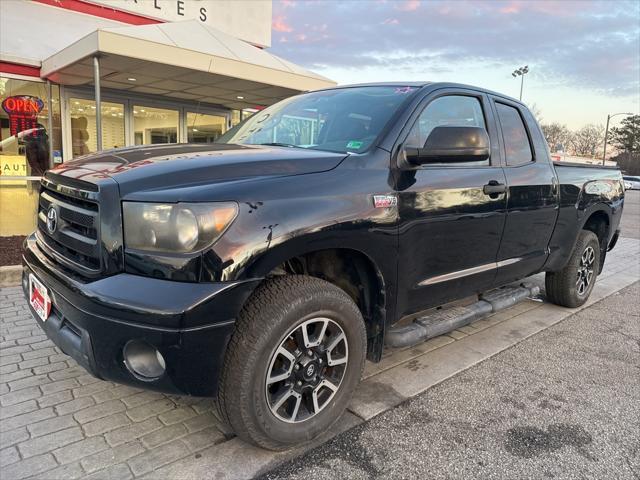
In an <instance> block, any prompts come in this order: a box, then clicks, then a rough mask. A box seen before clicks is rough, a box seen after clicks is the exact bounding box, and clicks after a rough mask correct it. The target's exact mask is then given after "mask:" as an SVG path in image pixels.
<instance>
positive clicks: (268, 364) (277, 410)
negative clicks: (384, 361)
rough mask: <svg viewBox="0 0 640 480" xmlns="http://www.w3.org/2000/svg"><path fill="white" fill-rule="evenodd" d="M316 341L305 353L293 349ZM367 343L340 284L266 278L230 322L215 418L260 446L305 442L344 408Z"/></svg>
mask: <svg viewBox="0 0 640 480" xmlns="http://www.w3.org/2000/svg"><path fill="white" fill-rule="evenodd" d="M324 325H326V326H324ZM303 329H305V330H306V333H307V337H304V336H303V335H304V334H303V333H302V331H303ZM296 339H297V341H296ZM311 339H313V342H311ZM318 339H320V340H318ZM343 339H344V340H343ZM307 341H308V342H307ZM318 341H320V342H322V343H321V344H320V345H317V346H315V345H313V346H312V348H308V349H307V350H306V351H302V349H301V348H298V347H299V346H301V345H302V344H307V345H312V343H313V344H315V343H316V342H318ZM332 342H333V343H335V345H333V346H332V345H331V343H332ZM294 347H295V348H294ZM305 348H306V346H305ZM366 348H367V341H366V331H365V325H364V321H363V318H362V315H361V313H360V311H359V310H358V307H357V306H356V304H355V303H354V302H353V300H352V299H351V297H349V295H347V294H346V293H345V292H344V291H343V290H342V289H340V288H338V287H336V286H335V285H333V284H331V283H328V282H325V281H324V280H320V279H318V278H313V277H307V276H302V275H290V276H282V277H275V278H272V279H268V280H266V281H265V282H263V283H262V284H261V285H260V286H259V287H258V288H257V289H256V291H255V292H254V293H253V295H252V296H251V297H250V298H249V300H248V301H247V303H246V304H245V306H244V307H243V309H242V311H241V312H240V315H239V317H238V319H237V322H236V329H235V331H234V333H233V335H232V337H231V340H230V342H229V346H228V349H227V352H226V355H225V361H224V365H223V371H222V374H221V379H220V385H219V391H218V399H217V405H218V411H219V413H220V416H221V418H222V420H223V421H225V422H226V423H227V424H228V425H229V426H230V427H231V429H232V430H233V431H234V432H235V433H236V435H238V437H240V438H242V439H243V440H245V441H248V442H251V443H253V444H255V445H258V446H260V447H263V448H267V449H271V450H281V449H284V448H288V447H292V446H299V445H301V444H304V443H306V442H309V441H311V440H313V439H314V438H315V437H317V436H318V435H320V434H321V433H322V432H324V431H326V430H327V429H328V428H329V427H330V426H331V425H332V424H333V423H334V422H335V421H336V420H337V419H338V418H339V417H340V415H341V414H342V412H343V411H344V410H345V408H346V407H347V404H348V402H349V400H350V399H351V396H352V394H353V391H354V389H355V387H356V386H357V385H358V382H359V381H360V378H361V376H362V371H363V369H364V362H365V357H366ZM283 349H284V351H283ZM323 351H324V353H322V352H323ZM327 351H328V352H329V353H327ZM309 354H312V355H311V356H309ZM323 355H324V357H323ZM290 356H293V357H294V358H295V361H291V360H290ZM314 359H315V360H314ZM341 362H342V363H341ZM312 364H313V367H311V365H312ZM330 364H331V365H332V366H330ZM294 367H295V368H294ZM287 372H289V375H290V376H289V377H288V378H286V379H284V380H277V379H279V378H280V377H282V376H284V375H287ZM309 372H311V373H309ZM314 372H315V376H314V375H313V374H314ZM307 373H309V375H310V376H308V377H307ZM325 381H327V382H329V383H330V385H329V384H326V383H324V382H325ZM320 383H322V385H320ZM299 384H301V385H302V386H300V385H299ZM336 385H337V389H336V390H334V387H335V386H336ZM314 392H315V394H314ZM287 395H288V396H287ZM298 396H300V397H301V398H300V400H298ZM284 397H287V398H286V401H284V403H283V404H282V406H279V407H278V403H279V402H278V400H281V399H283V398H284ZM321 402H322V403H321Z"/></svg>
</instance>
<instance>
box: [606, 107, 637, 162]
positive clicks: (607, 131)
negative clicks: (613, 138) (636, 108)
mask: <svg viewBox="0 0 640 480" xmlns="http://www.w3.org/2000/svg"><path fill="white" fill-rule="evenodd" d="M616 115H633V113H626V112H620V113H613V114H610V115H607V128H606V129H605V130H604V150H603V152H602V165H603V166H604V159H605V158H606V157H607V138H608V137H609V120H611V119H612V118H613V117H615V116H616Z"/></svg>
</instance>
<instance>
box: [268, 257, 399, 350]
mask: <svg viewBox="0 0 640 480" xmlns="http://www.w3.org/2000/svg"><path fill="white" fill-rule="evenodd" d="M278 275H308V276H312V277H316V278H320V279H322V280H325V281H327V282H329V283H332V284H333V285H336V286H337V287H339V288H341V289H342V290H344V291H345V292H346V293H347V294H348V295H349V296H350V297H351V298H352V299H353V301H354V302H355V304H356V305H357V306H358V309H359V310H360V312H361V314H362V317H363V319H364V322H365V326H366V329H367V358H368V359H369V360H372V361H374V362H377V361H379V360H380V358H381V356H382V348H383V345H384V328H385V321H386V314H387V311H386V308H387V293H386V285H385V279H384V276H383V274H382V271H381V270H380V268H379V267H378V265H377V264H376V263H375V262H374V260H373V259H372V258H371V257H370V256H369V255H367V254H366V253H364V252H362V251H361V250H357V249H354V248H349V247H331V248H320V249H317V250H308V251H301V252H297V253H296V254H292V255H290V256H289V257H288V258H285V259H284V260H281V261H280V262H279V263H277V264H275V265H274V266H272V268H271V270H270V271H269V272H268V273H267V274H266V275H265V279H264V280H263V281H268V279H269V278H272V277H274V276H278Z"/></svg>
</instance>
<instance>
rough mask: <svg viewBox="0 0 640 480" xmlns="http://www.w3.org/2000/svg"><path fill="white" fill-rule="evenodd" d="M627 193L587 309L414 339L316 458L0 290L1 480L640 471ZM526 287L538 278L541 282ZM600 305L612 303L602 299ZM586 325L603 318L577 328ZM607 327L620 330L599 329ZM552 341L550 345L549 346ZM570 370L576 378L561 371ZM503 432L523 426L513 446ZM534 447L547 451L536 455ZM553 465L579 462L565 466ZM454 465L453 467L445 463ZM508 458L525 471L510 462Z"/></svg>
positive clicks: (541, 310)
mask: <svg viewBox="0 0 640 480" xmlns="http://www.w3.org/2000/svg"><path fill="white" fill-rule="evenodd" d="M629 193H630V194H631V193H634V195H628V197H627V205H626V207H625V213H624V216H623V223H622V228H623V236H624V237H625V238H622V239H621V240H620V242H619V245H618V246H617V247H616V249H614V250H613V251H612V252H611V254H610V255H609V256H608V258H607V264H606V267H605V271H604V272H603V273H602V275H601V277H600V278H599V280H598V283H597V284H596V288H595V289H594V293H593V295H592V300H591V301H590V302H591V303H590V306H587V308H585V309H582V310H581V311H577V310H570V309H563V308H560V307H556V306H553V305H549V304H546V303H544V302H542V300H541V299H540V298H537V299H531V300H527V301H526V302H523V303H521V304H519V305H516V306H515V307H512V308H511V309H508V310H505V311H503V312H500V313H498V314H495V315H493V316H492V317H490V318H488V319H486V320H481V321H479V322H475V323H474V324H472V325H469V326H467V327H463V328H461V329H460V330H456V331H454V332H451V333H450V334H449V335H446V336H442V337H437V338H435V339H432V340H430V341H429V342H426V343H425V344H421V345H419V346H416V347H414V348H411V349H405V350H400V351H387V352H386V353H385V358H384V359H383V361H382V362H381V363H379V364H371V363H368V364H367V367H366V370H365V379H364V380H363V382H362V384H361V385H360V387H359V389H358V391H357V392H356V395H355V397H354V400H353V402H352V404H351V405H350V407H349V410H348V411H347V412H346V413H345V415H344V417H343V418H342V419H341V420H340V421H339V422H338V424H337V425H336V428H334V429H333V430H331V431H329V432H327V434H326V435H325V436H324V437H323V438H321V439H320V440H319V441H318V442H316V447H319V448H320V450H312V451H311V452H310V453H308V454H307V456H304V457H300V455H304V454H305V452H306V451H308V448H309V447H304V448H299V449H296V450H291V451H287V452H281V453H273V452H267V451H265V450H261V449H257V448H255V447H252V446H250V445H247V444H245V443H243V442H241V441H240V440H238V439H237V438H234V437H233V435H231V434H230V432H228V431H226V430H225V428H224V427H223V426H222V425H221V424H220V422H219V421H218V420H217V418H216V417H215V414H214V406H213V402H212V400H211V399H201V398H189V397H177V396H169V395H163V394H159V393H154V392H147V391H141V390H139V389H134V388H131V387H126V386H121V385H116V384H113V383H111V382H104V381H101V380H98V379H96V378H94V377H92V376H90V375H89V374H87V373H86V372H85V371H84V370H83V369H82V368H80V367H79V366H78V365H76V364H75V362H74V361H73V360H71V359H70V358H69V357H67V356H66V355H64V354H63V353H62V352H61V351H60V350H59V349H58V348H57V347H55V346H54V345H53V344H52V343H51V342H50V341H49V340H48V339H47V338H46V337H45V336H44V335H43V334H42V331H41V329H40V327H39V326H38V324H37V323H36V320H35V319H34V318H32V317H31V314H30V313H29V311H28V310H27V306H26V303H25V301H24V299H23V297H22V293H21V291H20V289H19V288H18V287H13V288H5V289H2V290H1V292H0V471H1V473H0V477H1V478H2V479H3V480H4V479H16V480H19V479H22V478H31V477H34V478H42V479H46V480H53V479H56V478H65V479H73V478H97V479H109V478H114V479H128V478H161V479H172V478H189V479H191V478H193V479H201V478H216V479H236V478H251V477H253V476H255V475H259V474H264V473H265V472H271V471H272V473H269V474H268V475H269V476H270V477H274V478H280V477H283V478H288V477H292V478H298V476H299V478H302V475H303V474H304V472H306V474H307V476H309V475H311V474H312V473H313V475H316V474H317V475H318V476H319V478H323V477H322V476H323V475H324V476H327V475H328V474H329V473H331V472H333V478H349V477H352V478H372V477H376V476H379V477H385V476H387V477H392V476H394V475H393V473H394V472H393V471H391V470H388V469H386V467H385V464H386V462H389V464H390V465H395V468H396V470H395V471H396V472H403V473H402V475H400V474H399V475H398V476H401V477H404V478H411V477H414V476H415V475H418V473H420V472H422V473H424V472H431V470H430V468H432V469H433V472H435V473H434V475H433V476H434V477H435V476H437V475H436V473H437V474H438V475H441V476H446V477H456V476H458V477H464V476H466V477H469V476H483V477H485V476H486V477H490V476H491V475H493V476H494V477H503V478H504V477H510V478H515V477H518V476H529V477H542V476H544V474H545V472H549V474H550V475H557V476H561V477H563V478H570V477H577V478H583V477H585V476H597V477H602V476H605V477H606V476H609V477H611V475H604V474H602V475H601V474H600V473H602V472H605V473H606V472H609V470H608V469H609V468H614V466H616V465H618V466H619V469H618V470H610V472H613V477H624V475H632V474H633V472H634V471H635V474H636V475H637V474H638V468H637V465H638V463H637V456H638V452H639V451H640V444H639V443H637V442H638V440H637V439H638V438H640V434H639V432H638V431H637V426H638V425H640V417H639V416H638V413H637V412H638V411H640V409H638V406H639V405H638V392H637V390H634V388H633V387H634V385H635V386H636V387H637V385H638V384H639V383H640V382H638V381H637V378H638V376H639V375H640V373H639V372H638V365H639V364H640V360H639V359H638V356H637V349H638V348H640V345H639V344H637V342H636V346H635V347H634V344H633V343H632V342H631V343H628V338H634V336H635V339H636V340H637V338H638V330H637V325H638V322H639V321H640V320H638V307H637V305H638V286H637V285H635V286H634V287H633V288H634V289H635V290H634V289H630V290H628V291H625V292H624V294H622V295H617V296H615V297H613V296H612V295H615V294H616V292H619V291H621V290H622V289H624V288H625V287H628V286H629V285H631V284H634V283H635V282H637V281H638V279H640V232H639V230H640V228H639V227H640V225H639V218H640V192H629ZM530 280H532V281H535V282H541V276H537V277H532V278H531V279H530ZM607 298H609V300H604V299H607ZM614 299H617V300H615V301H614ZM634 299H635V304H634V303H633V300H634ZM603 300H604V301H606V302H609V301H614V304H613V305H612V306H609V305H610V304H609V303H606V304H605V303H603V304H599V303H596V302H598V301H603ZM603 305H605V306H604V307H603ZM634 305H635V310H634ZM576 318H580V319H581V320H575V319H576ZM598 319H600V320H599V321H598ZM576 322H577V324H580V325H582V324H584V325H593V327H592V328H591V327H589V328H586V327H585V328H577V327H576V328H569V327H567V325H574V323H576ZM634 322H635V323H634ZM554 325H555V326H554ZM607 325H609V326H610V327H611V328H610V331H609V330H607V331H602V330H601V329H602V328H604V327H605V326H607ZM634 325H635V327H634ZM607 328H608V327H607ZM634 328H635V330H634ZM566 329H568V330H566ZM565 330H566V331H565ZM617 330H619V333H616V331H617ZM539 332H543V333H539ZM549 332H555V333H549ZM566 332H569V333H566ZM536 334H538V335H537V336H535V337H534V335H536ZM549 335H551V337H550V339H551V340H552V341H550V342H541V341H539V339H540V338H547V337H548V336H549ZM556 337H557V338H556ZM627 337H628V338H627ZM527 339H528V340H527ZM556 340H557V341H556ZM598 340H599V341H600V343H598ZM532 342H534V343H533V344H532ZM563 342H564V343H563ZM589 342H591V343H589ZM593 342H595V344H594V343H593ZM627 343H628V344H627ZM518 344H519V345H518ZM514 345H516V346H515V347H514ZM527 345H537V347H526V346H527ZM567 345H570V347H569V348H567ZM512 347H513V348H512ZM623 347H624V348H627V349H628V350H623ZM634 348H635V350H634ZM532 349H533V350H532ZM501 352H502V353H501ZM581 352H583V353H584V356H583V357H576V358H575V361H573V360H571V359H573V357H574V356H575V355H577V354H579V353H581ZM634 352H635V353H634ZM536 355H537V356H536ZM625 355H626V357H625ZM634 355H635V356H634ZM547 357H548V358H547ZM500 358H503V359H504V358H507V359H508V362H507V361H504V360H499V359H500ZM580 358H581V359H580ZM625 358H626V360H625ZM570 360H571V362H570ZM538 361H539V362H542V361H544V362H543V363H541V364H540V365H538V364H536V363H535V362H538ZM627 361H631V362H632V363H633V362H635V363H633V364H632V367H633V366H634V365H635V367H634V368H635V369H634V368H631V367H629V364H628V362H627ZM481 362H483V363H481ZM625 362H627V363H625ZM533 365H535V368H534V367H533ZM565 365H567V368H566V369H565ZM570 365H574V367H575V369H574V370H571V368H569V367H570ZM586 365H592V366H593V369H592V370H588V369H586ZM603 369H604V370H603ZM565 370H567V372H573V373H574V375H570V377H571V378H564V377H562V374H564V373H565ZM605 371H606V372H608V373H607V374H606V375H605V373H604V372H605ZM536 372H541V373H536ZM634 375H635V376H634ZM625 379H627V380H628V379H632V380H633V379H635V380H636V382H635V384H634V383H633V382H629V381H626V380H625ZM570 380H573V381H574V383H571V382H570ZM605 380H606V381H609V382H610V383H609V384H606V383H603V382H605ZM616 382H620V383H619V385H618V383H616ZM625 382H626V383H625ZM530 383H531V385H532V386H531V388H529V384H530ZM452 385H453V386H452ZM533 385H535V386H536V388H535V389H534V388H533ZM605 385H608V390H607V388H605ZM607 392H609V393H607ZM552 395H553V396H555V397H557V398H563V399H565V400H566V401H567V402H566V404H565V403H562V402H561V401H560V400H557V399H555V400H554V397H553V396H552ZM536 396H537V398H533V397H536ZM503 397H504V398H503ZM529 397H531V398H529ZM436 398H437V399H438V400H434V399H436ZM507 398H508V399H510V400H504V399H507ZM511 400H513V401H511ZM598 402H600V403H598ZM541 405H542V406H541ZM628 405H632V406H634V409H635V410H631V409H628V408H627V406H628ZM521 406H523V408H522V409H520V407H521ZM547 407H548V408H547ZM555 407H558V408H555ZM385 412H386V413H385ZM512 414H513V415H516V417H513V416H512ZM492 415H493V417H492ZM501 415H502V416H504V418H502V417H501ZM634 415H635V417H634ZM489 418H492V419H493V421H492V422H487V421H486V420H487V419H489ZM385 419H387V420H386V421H387V422H389V423H388V428H387V427H386V426H385ZM369 421H370V422H369ZM543 421H544V422H546V423H544V422H543ZM365 422H368V423H365ZM501 422H502V423H501ZM607 424H610V426H611V429H609V430H607V428H605V427H606V426H607ZM575 425H579V426H580V427H581V429H579V428H578V427H575ZM594 426H595V427H594ZM634 426H635V427H636V430H635V431H634V429H633V427H634ZM498 427H500V428H502V427H504V428H502V429H500V428H498ZM518 427H522V428H520V429H518ZM510 429H511V430H510ZM347 430H350V432H348V433H346V434H344V436H339V435H340V434H341V433H342V432H345V431H347ZM506 431H512V433H511V434H510V435H512V436H511V437H509V438H510V439H511V443H509V445H510V447H509V449H510V450H509V449H507V446H506V445H507V444H506V443H505V442H504V440H505V437H504V435H506V434H505V432H506ZM585 432H586V433H585ZM336 435H338V437H336V440H334V441H333V442H332V443H327V444H326V445H325V446H323V443H324V442H327V441H330V440H331V438H333V437H335V436H336ZM501 435H502V436H501ZM588 436H590V437H591V441H590V442H588V443H584V442H586V440H585V439H587V438H588ZM614 437H615V438H614ZM616 438H617V439H618V440H615V439H616ZM633 438H635V439H636V440H635V441H636V443H635V444H634V443H633V441H632V439H633ZM340 442H342V443H340ZM345 442H347V443H349V442H351V443H353V445H354V446H355V445H357V446H358V448H353V449H348V448H347V447H344V448H345V449H346V450H345V455H347V454H348V455H347V456H346V457H344V458H343V456H341V455H342V454H339V452H338V450H341V449H342V448H343V447H341V446H340V445H344V444H345ZM571 442H573V443H575V444H576V445H571ZM576 442H577V443H576ZM581 442H582V443H581ZM629 442H631V443H629ZM529 443H531V444H532V445H539V447H536V448H537V450H536V451H538V450H539V451H540V452H542V453H537V454H535V455H533V454H531V452H529V450H528V449H527V447H526V446H527V445H528V444H529ZM523 444H524V445H525V447H523V446H522V445H523ZM559 444H562V446H560V447H558V445H559ZM565 444H568V445H569V447H566V448H565V446H564V445H565ZM578 444H579V445H578ZM545 445H546V446H545ZM628 445H631V446H630V447H629V448H627V446H628ZM634 445H635V447H634ZM605 447H606V448H605ZM634 448H635V450H634ZM534 450H535V449H534ZM323 451H324V452H328V453H326V454H325V456H324V459H323V455H321V453H320V452H323ZM411 452H413V453H411ZM464 452H467V455H466V457H465V458H462V457H464V456H465V453H464ZM514 452H515V453H514ZM517 452H520V453H521V454H522V455H520V456H518V455H516V453H517ZM576 452H577V453H576ZM581 452H582V453H584V452H586V455H591V456H592V457H593V458H595V459H596V460H589V458H587V456H582V453H581ZM623 452H627V453H626V454H624V455H626V456H624V455H623ZM298 457H300V458H303V459H304V460H303V461H304V463H305V464H306V465H307V466H308V468H309V470H305V469H304V468H302V467H304V465H302V464H301V463H300V461H299V460H296V458H298ZM422 457H424V459H425V460H424V461H422V460H420V458H422ZM574 457H575V458H574ZM605 457H606V458H605ZM609 457H610V458H609ZM427 459H428V460H429V462H427ZM550 459H551V460H550ZM554 459H555V462H556V463H557V464H558V465H567V467H566V468H565V469H562V468H561V467H560V466H556V467H554V465H553V461H554ZM325 460H328V461H329V463H327V462H325ZM578 460H580V461H581V462H582V464H585V465H586V466H585V465H582V464H581V463H580V462H579V461H578ZM291 461H293V463H286V462H291ZM438 461H440V462H441V463H440V464H438ZM283 462H284V463H283ZM421 462H422V463H421ZM474 462H476V464H475V466H474ZM478 462H479V463H478ZM589 462H591V463H589ZM594 462H595V463H594ZM431 463H433V464H434V466H433V467H430V464H431ZM445 463H446V464H449V463H452V464H453V465H452V466H451V468H453V470H451V469H449V470H444V469H438V467H437V465H441V466H442V465H444V464H445ZM500 463H502V464H504V465H510V467H509V468H513V470H512V471H513V472H520V473H522V475H510V474H509V473H510V470H500V468H502V467H500V468H498V467H496V465H497V464H500ZM405 464H406V468H405ZM279 465H281V467H278V466H279ZM301 465H302V467H301ZM332 465H335V467H334V466H332ZM456 465H459V468H460V469H459V470H458V469H457V468H458V467H456ZM492 465H493V466H492ZM571 465H574V467H571ZM625 465H627V466H625ZM628 465H631V466H630V467H629V466H628ZM527 466H528V467H527ZM480 467H482V468H480ZM543 467H544V468H543ZM578 467H580V468H578ZM274 468H279V469H278V470H276V471H273V469H274ZM403 468H405V469H404V470H403ZM442 468H444V467H442ZM505 468H506V467H505ZM527 468H529V470H527ZM545 468H546V470H545ZM571 468H575V470H571ZM327 470H330V471H327ZM585 472H586V473H585ZM418 476H420V478H424V476H421V475H418ZM629 478H633V477H629Z"/></svg>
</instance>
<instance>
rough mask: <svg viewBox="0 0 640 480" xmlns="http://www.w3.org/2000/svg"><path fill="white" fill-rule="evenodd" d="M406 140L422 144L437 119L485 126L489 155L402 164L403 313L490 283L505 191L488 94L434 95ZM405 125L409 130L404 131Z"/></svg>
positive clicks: (400, 309)
mask: <svg viewBox="0 0 640 480" xmlns="http://www.w3.org/2000/svg"><path fill="white" fill-rule="evenodd" d="M409 125H410V127H408V133H405V134H404V137H403V135H401V136H400V141H401V142H403V145H404V146H408V147H423V146H424V144H425V141H426V139H427V136H428V135H429V133H430V132H431V131H432V130H433V129H434V128H435V127H437V126H476V127H483V128H485V129H487V132H488V134H489V137H490V140H491V145H492V150H491V158H490V159H488V160H486V161H481V162H468V163H464V164H451V163H448V164H429V165H422V166H419V167H415V168H413V169H409V170H401V171H400V173H399V175H400V178H398V179H397V180H396V189H397V191H398V213H399V222H400V226H399V247H400V248H399V265H398V286H399V288H398V303H397V307H398V315H399V317H402V316H405V315H409V314H411V313H415V312H417V311H420V310H423V309H426V308H429V307H431V306H435V305H440V304H442V303H445V302H447V301H451V300H454V299H457V298H460V297H464V296H466V295H470V294H473V293H478V292H481V291H483V290H485V289H487V288H488V287H490V286H491V285H492V284H493V280H494V277H495V274H496V270H495V269H496V263H495V262H496V257H497V254H498V248H499V246H500V238H501V235H502V230H503V227H504V221H505V208H506V200H505V198H506V194H505V193H499V194H491V195H488V194H485V193H484V186H485V185H489V184H498V185H504V184H505V178H504V173H503V169H502V167H501V165H500V150H499V143H498V136H497V128H496V124H495V120H494V117H493V114H492V110H491V107H490V105H489V99H488V97H487V96H486V95H485V94H483V93H481V92H476V91H473V90H466V89H455V88H454V89H442V90H437V91H435V92H432V93H431V94H429V95H428V96H427V97H426V98H425V99H424V100H423V102H422V104H421V106H420V107H419V108H418V110H417V112H416V113H415V114H414V119H413V121H412V122H410V124H409ZM405 132H406V131H405Z"/></svg>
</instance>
